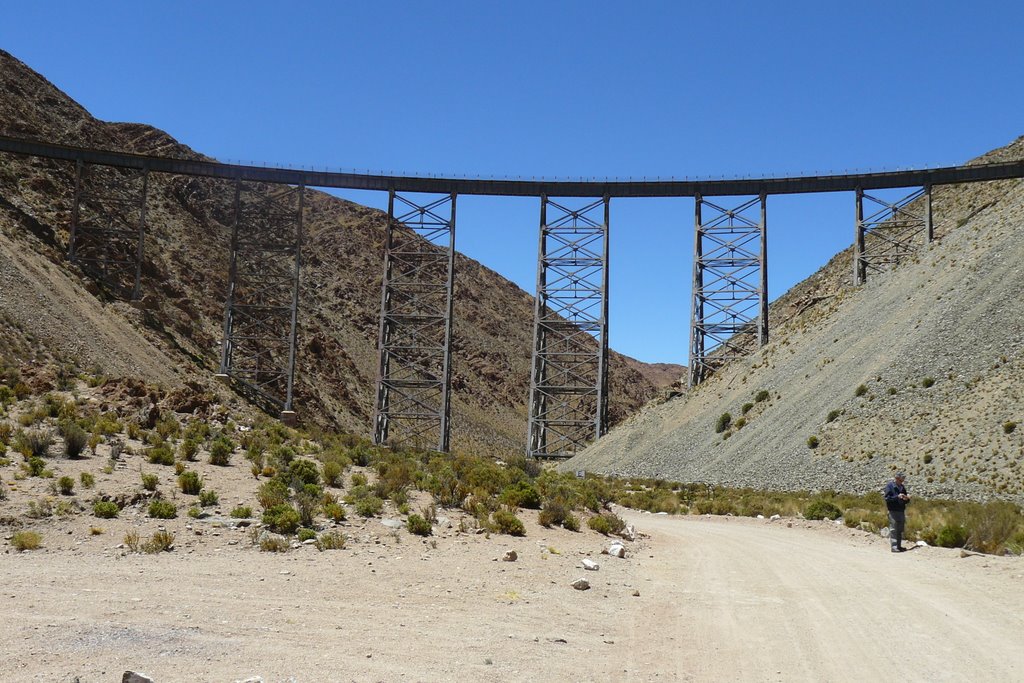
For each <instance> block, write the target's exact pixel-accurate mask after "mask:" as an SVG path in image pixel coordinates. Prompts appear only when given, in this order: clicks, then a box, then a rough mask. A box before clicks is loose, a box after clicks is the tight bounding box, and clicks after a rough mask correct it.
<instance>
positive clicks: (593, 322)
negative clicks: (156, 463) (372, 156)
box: [0, 136, 1024, 457]
mask: <svg viewBox="0 0 1024 683" xmlns="http://www.w3.org/2000/svg"><path fill="white" fill-rule="evenodd" d="M0 152H6V153H13V154H20V155H28V156H34V157H40V158H47V159H56V160H67V161H71V162H74V163H75V165H76V173H75V196H74V204H73V207H72V216H71V224H70V230H69V233H70V234H69V244H68V256H69V259H70V260H71V261H73V262H75V263H76V264H78V265H79V266H80V267H81V268H82V270H83V272H85V273H87V274H89V275H90V276H92V277H94V278H96V280H97V281H98V282H99V283H100V284H101V286H103V287H104V288H106V289H107V290H109V291H111V292H113V293H115V294H116V295H119V296H125V297H130V298H132V299H137V298H138V297H139V296H140V294H141V292H140V288H141V273H142V265H143V257H144V243H145V233H146V193H147V189H148V178H149V174H150V173H152V172H156V173H167V174H178V175H187V176H195V177H206V178H221V179H226V180H230V181H232V182H234V183H235V212H234V221H233V229H232V240H231V258H230V268H229V277H228V280H229V284H228V291H227V295H226V297H225V298H226V301H225V315H224V318H225V319H224V339H223V348H222V358H221V366H220V374H221V376H222V377H224V378H226V379H229V380H231V381H232V382H234V383H235V385H236V386H237V387H238V388H239V389H241V390H242V391H243V392H245V393H247V394H249V395H250V396H252V397H254V398H255V399H257V400H258V401H259V402H261V403H262V404H264V406H270V407H272V408H278V409H280V410H281V411H282V417H283V418H284V419H291V418H294V412H293V410H292V409H293V405H292V404H293V386H294V375H295V351H296V333H297V315H298V301H299V273H300V267H301V246H302V229H303V196H304V192H305V187H307V186H309V187H335V188H349V189H360V190H382V191H388V192H389V196H390V199H389V212H388V228H387V246H386V250H385V251H386V253H385V269H384V273H385V274H384V281H383V285H382V305H381V324H380V333H379V351H380V356H379V357H380V378H379V382H378V391H377V401H376V409H375V417H374V427H373V431H374V436H375V438H376V440H377V442H378V443H399V442H401V443H406V442H411V443H413V444H415V445H419V446H424V447H431V448H437V449H438V450H442V451H443V450H447V449H448V446H449V431H450V426H451V424H450V423H451V415H450V412H451V407H450V401H451V397H450V385H451V353H450V347H451V329H452V300H453V287H454V254H455V252H454V228H455V197H456V195H458V194H470V195H473V194H476V195H502V196H535V197H540V198H541V237H540V253H539V255H538V285H537V303H536V310H535V325H534V347H533V363H532V370H531V381H530V397H529V420H528V445H527V451H528V452H529V453H530V454H531V455H533V456H535V457H566V456H568V455H572V454H573V453H575V452H576V451H577V450H578V449H579V448H581V447H582V446H583V445H585V444H586V443H587V442H588V441H590V440H592V439H594V438H596V437H598V436H600V435H601V434H602V433H603V432H604V430H605V429H606V428H607V425H606V415H607V401H608V391H607V357H608V341H607V331H608V316H607V296H608V271H607V267H608V223H609V201H610V197H694V198H695V200H696V208H695V214H696V215H695V227H696V239H695V248H694V256H695V258H694V276H693V284H694V294H693V308H692V312H691V325H690V330H691V334H690V366H691V374H690V383H691V384H697V383H699V382H700V381H702V380H703V379H704V378H706V377H707V376H708V375H709V374H710V373H712V372H714V371H715V370H716V369H717V368H719V367H721V365H722V364H723V363H725V362H727V361H728V360H729V359H730V358H735V357H737V356H739V355H742V354H743V353H745V352H746V351H748V350H749V349H751V348H753V347H754V346H756V345H763V344H765V343H766V342H767V339H768V318H767V249H766V240H765V238H766V213H765V205H766V197H767V195H775V194H793V193H805V192H846V191H852V192H855V193H856V223H855V230H856V231H855V239H854V280H855V282H856V283H857V284H861V283H863V282H864V281H865V280H866V278H867V277H868V274H869V273H871V272H876V271H881V270H884V269H886V268H889V267H892V266H894V265H896V264H898V263H901V262H902V261H903V260H905V259H906V258H907V256H908V255H909V254H911V253H912V252H913V251H914V250H916V249H918V248H920V245H921V244H922V243H927V242H930V241H931V239H932V235H933V226H932V216H931V189H932V187H934V186H936V185H946V184H955V183H969V182H980V181H992V180H1002V179H1009V178H1024V160H1015V161H1008V162H998V163H992V164H978V165H971V166H954V167H946V168H937V169H915V170H907V171H892V172H882V173H852V174H849V173H848V174H840V175H829V176H796V177H790V178H749V179H734V180H716V181H711V180H675V179H672V180H653V181H647V180H644V181H633V180H628V181H619V180H615V181H612V180H605V181H584V180H566V181H550V180H543V179H533V180H511V179H508V180H493V179H491V180H480V179H477V180H473V179H468V178H443V177H402V176H386V175H372V174H357V173H337V172H328V171H312V170H305V169H284V168H267V167H256V166H240V165H232V164H221V163H218V162H214V161H205V160H197V159H176V158H170V157H156V156H148V155H140V154H130V153H124V152H113V151H109V150H97V149H87V148H81V147H74V146H70V145H60V144H52V143H46V142H40V141H36V140H24V139H17V138H11V137H7V136H0ZM268 185H269V186H271V187H277V188H279V189H278V190H271V189H270V188H269V187H268ZM892 188H923V189H918V190H915V191H914V192H912V193H911V194H910V195H909V196H908V197H904V198H903V199H901V200H899V201H896V202H891V203H890V202H887V201H885V200H882V199H880V198H879V197H878V196H875V195H873V194H868V191H871V192H876V191H878V190H884V189H892ZM250 195H251V196H250ZM428 195H433V196H434V197H435V198H434V199H421V200H416V201H414V200H412V199H409V197H410V196H419V197H426V196H428ZM436 197H440V198H439V199H437V198H436ZM548 197H567V198H579V199H578V203H579V202H582V206H581V207H580V208H571V207H570V202H567V201H566V200H564V199H563V200H559V201H558V202H555V201H552V200H549V199H548ZM704 197H754V199H748V200H746V201H744V202H743V203H741V204H740V205H738V206H735V207H733V208H726V207H723V206H719V205H717V204H715V203H712V202H710V201H708V200H706V199H705V198H704ZM396 202H397V203H398V205H399V206H400V213H399V214H398V215H396V213H395V205H396ZM418 202H421V203H418ZM449 204H450V206H449ZM865 206H867V207H868V208H867V210H865ZM879 207H880V208H879ZM602 208H603V210H604V215H603V217H601V215H600V210H601V209H602ZM758 209H759V210H760V212H759V213H758ZM449 212H450V214H449ZM549 212H550V214H551V219H550V220H549V217H548V214H549Z"/></svg>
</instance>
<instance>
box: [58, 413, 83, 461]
mask: <svg viewBox="0 0 1024 683" xmlns="http://www.w3.org/2000/svg"><path fill="white" fill-rule="evenodd" d="M62 424H63V426H62V427H61V434H62V435H63V437H64V456H65V457H67V458H72V459H73V458H77V457H79V456H80V455H81V454H82V451H84V450H85V446H86V444H88V442H89V435H88V434H86V433H85V430H84V429H82V428H81V427H79V426H78V425H77V424H75V423H74V422H65V423H62Z"/></svg>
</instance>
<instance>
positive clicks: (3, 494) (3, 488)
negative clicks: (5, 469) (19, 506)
mask: <svg viewBox="0 0 1024 683" xmlns="http://www.w3.org/2000/svg"><path fill="white" fill-rule="evenodd" d="M0 500H7V485H6V484H4V482H3V481H2V480H0Z"/></svg>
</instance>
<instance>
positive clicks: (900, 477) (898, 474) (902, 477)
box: [896, 472, 907, 479]
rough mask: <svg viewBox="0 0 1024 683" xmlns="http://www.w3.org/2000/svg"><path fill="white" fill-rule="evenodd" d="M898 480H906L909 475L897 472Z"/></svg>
mask: <svg viewBox="0 0 1024 683" xmlns="http://www.w3.org/2000/svg"><path fill="white" fill-rule="evenodd" d="M896 478H897V479H906V478H907V475H905V474H903V473H902V472H897V473H896Z"/></svg>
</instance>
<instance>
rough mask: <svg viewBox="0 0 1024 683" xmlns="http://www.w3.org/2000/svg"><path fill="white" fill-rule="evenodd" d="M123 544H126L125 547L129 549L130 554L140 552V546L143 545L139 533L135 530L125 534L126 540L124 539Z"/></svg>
mask: <svg viewBox="0 0 1024 683" xmlns="http://www.w3.org/2000/svg"><path fill="white" fill-rule="evenodd" d="M122 542H123V543H124V546H125V547H126V548H128V551H129V552H133V553H137V552H139V546H140V545H141V543H140V538H139V532H138V531H136V530H135V529H129V530H128V531H127V532H125V535H124V539H122Z"/></svg>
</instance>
